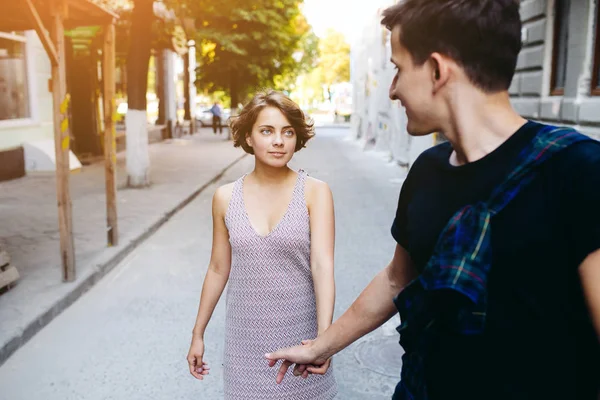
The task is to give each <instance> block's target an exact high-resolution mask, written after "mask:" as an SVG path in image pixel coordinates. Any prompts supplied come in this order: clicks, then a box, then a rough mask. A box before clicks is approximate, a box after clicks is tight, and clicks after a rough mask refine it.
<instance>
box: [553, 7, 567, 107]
mask: <svg viewBox="0 0 600 400" xmlns="http://www.w3.org/2000/svg"><path fill="white" fill-rule="evenodd" d="M570 7H571V1H570V0H556V3H555V4H554V44H553V54H552V77H551V81H550V94H551V95H553V96H560V95H563V94H564V93H565V81H566V78H567V48H568V42H569V9H570Z"/></svg>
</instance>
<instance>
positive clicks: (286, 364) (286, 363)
mask: <svg viewBox="0 0 600 400" xmlns="http://www.w3.org/2000/svg"><path fill="white" fill-rule="evenodd" d="M290 365H292V363H291V362H290V361H287V360H285V361H284V362H282V363H281V367H279V372H278V373H277V379H276V380H275V381H276V382H277V384H280V383H281V382H282V381H283V378H284V377H285V373H286V372H287V370H288V368H289V367H290Z"/></svg>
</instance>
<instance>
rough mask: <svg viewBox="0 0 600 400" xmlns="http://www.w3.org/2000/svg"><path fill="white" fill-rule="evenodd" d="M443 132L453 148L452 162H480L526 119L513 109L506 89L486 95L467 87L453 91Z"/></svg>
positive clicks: (461, 163)
mask: <svg viewBox="0 0 600 400" xmlns="http://www.w3.org/2000/svg"><path fill="white" fill-rule="evenodd" d="M449 103H450V107H449V109H450V119H449V121H450V122H449V124H448V126H446V127H444V128H445V129H444V134H445V136H446V137H447V139H448V141H449V142H450V143H451V144H452V148H453V149H454V151H453V152H452V155H451V156H450V163H451V164H452V165H464V164H467V163H470V162H473V161H477V160H479V159H481V158H483V157H485V156H486V155H488V154H489V153H491V152H493V151H494V150H496V149H497V148H498V147H500V145H502V143H504V142H505V141H506V140H507V139H508V138H509V137H511V136H512V135H513V134H514V133H515V132H516V131H517V130H518V129H519V128H520V127H522V126H523V125H524V124H525V123H526V122H527V120H525V119H524V118H522V117H521V116H520V115H519V114H517V113H516V112H515V110H514V109H513V108H512V106H511V104H510V100H509V96H508V93H507V92H501V93H497V94H492V95H490V94H484V93H481V92H479V91H475V90H472V89H469V88H466V89H465V91H463V92H462V93H461V91H460V90H457V91H455V92H454V98H452V99H451V101H450V102H449Z"/></svg>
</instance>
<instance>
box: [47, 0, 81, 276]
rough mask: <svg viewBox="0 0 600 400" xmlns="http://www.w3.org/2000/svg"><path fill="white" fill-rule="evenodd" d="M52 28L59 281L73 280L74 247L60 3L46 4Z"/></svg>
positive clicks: (62, 0)
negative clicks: (54, 51) (49, 9)
mask: <svg viewBox="0 0 600 400" xmlns="http://www.w3.org/2000/svg"><path fill="white" fill-rule="evenodd" d="M50 4H51V5H50V7H51V16H52V27H51V28H50V35H51V37H52V41H53V42H54V46H55V48H56V53H57V56H58V64H56V65H54V64H53V65H52V100H53V102H52V103H53V109H54V149H55V152H56V196H57V200H58V226H59V230H60V255H61V259H62V266H63V281H67V282H72V281H74V280H75V246H74V245H73V219H72V212H71V195H70V191H69V173H70V168H69V148H70V146H69V141H70V128H69V96H68V94H67V79H66V63H65V37H64V34H65V32H64V26H63V16H64V13H65V3H64V0H55V1H53V2H51V3H50Z"/></svg>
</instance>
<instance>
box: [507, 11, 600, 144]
mask: <svg viewBox="0 0 600 400" xmlns="http://www.w3.org/2000/svg"><path fill="white" fill-rule="evenodd" d="M554 3H555V1H554V0H523V1H522V2H521V20H522V21H523V32H522V38H523V50H522V51H521V54H520V55H519V60H518V63H517V72H516V74H515V77H514V79H513V82H512V85H511V87H510V94H511V97H512V103H513V106H514V107H515V109H516V110H517V111H518V112H519V113H520V114H521V115H523V116H524V117H526V118H530V119H533V120H537V121H542V122H547V123H550V124H555V125H569V126H574V127H575V128H577V129H579V130H580V131H582V132H583V133H586V134H588V135H590V136H592V137H595V138H597V139H600V96H591V95H590V92H591V90H590V85H591V78H592V69H593V46H594V40H595V39H596V38H595V37H594V36H595V24H596V23H597V21H596V17H595V16H596V7H598V1H597V0H572V1H571V9H570V15H569V16H568V18H569V21H568V23H569V30H568V37H569V38H568V50H567V60H568V61H567V70H566V82H565V90H564V95H562V96H551V95H550V84H551V83H550V79H551V74H552V53H553V37H554V20H555V14H554V6H555V4H554Z"/></svg>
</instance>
